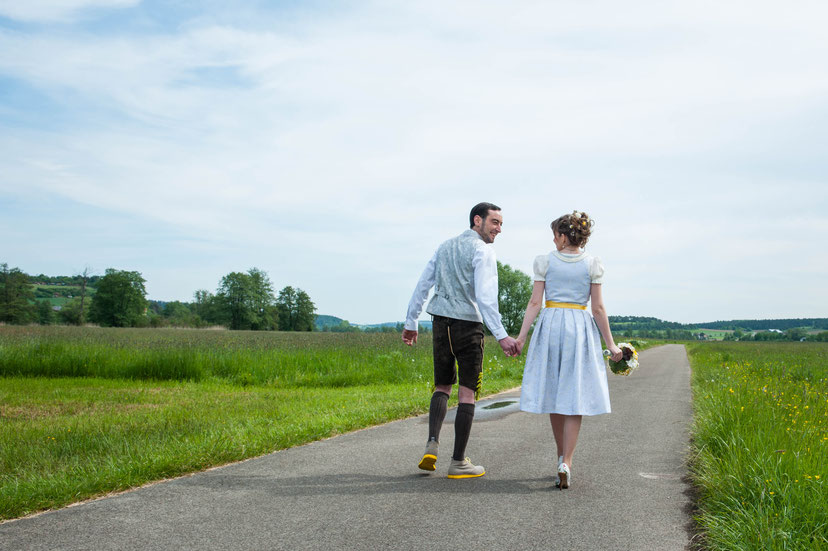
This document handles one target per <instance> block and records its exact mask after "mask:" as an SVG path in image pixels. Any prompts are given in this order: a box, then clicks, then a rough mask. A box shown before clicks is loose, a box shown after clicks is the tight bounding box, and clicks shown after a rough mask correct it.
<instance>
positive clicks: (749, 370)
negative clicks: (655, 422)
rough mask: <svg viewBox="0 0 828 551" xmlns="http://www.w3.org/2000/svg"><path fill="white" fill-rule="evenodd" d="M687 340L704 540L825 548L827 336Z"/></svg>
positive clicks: (738, 546)
mask: <svg viewBox="0 0 828 551" xmlns="http://www.w3.org/2000/svg"><path fill="white" fill-rule="evenodd" d="M687 349H688V353H689V357H690V362H691V365H692V368H693V370H692V385H693V403H694V410H695V413H694V420H693V449H694V453H693V457H692V460H691V471H692V476H693V479H694V482H695V484H696V486H697V488H698V490H699V499H698V508H699V512H698V515H697V522H698V525H699V527H700V529H701V532H702V543H703V548H705V549H711V550H725V549H727V550H745V551H747V550H755V549H763V550H765V549H767V550H788V549H809V550H811V549H828V486H826V478H827V477H828V365H827V362H828V344H825V343H799V342H794V343H789V342H776V343H767V342H765V343H762V342H745V343H741V342H729V343H728V342H725V343H694V344H689V345H688V346H687Z"/></svg>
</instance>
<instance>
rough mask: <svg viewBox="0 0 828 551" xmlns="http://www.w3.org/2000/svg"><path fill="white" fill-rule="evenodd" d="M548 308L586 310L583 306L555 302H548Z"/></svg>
mask: <svg viewBox="0 0 828 551" xmlns="http://www.w3.org/2000/svg"><path fill="white" fill-rule="evenodd" d="M546 307H547V308H572V309H574V310H586V306H584V305H583V304H572V303H571V302H555V301H554V300H547V301H546Z"/></svg>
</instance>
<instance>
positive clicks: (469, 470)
mask: <svg viewBox="0 0 828 551" xmlns="http://www.w3.org/2000/svg"><path fill="white" fill-rule="evenodd" d="M484 474H486V469H484V468H483V467H481V466H480V465H473V464H472V462H471V460H470V459H469V458H468V457H467V458H466V459H464V460H463V461H457V460H456V459H452V460H451V464H450V465H449V469H448V477H449V478H476V477H478V476H483V475H484Z"/></svg>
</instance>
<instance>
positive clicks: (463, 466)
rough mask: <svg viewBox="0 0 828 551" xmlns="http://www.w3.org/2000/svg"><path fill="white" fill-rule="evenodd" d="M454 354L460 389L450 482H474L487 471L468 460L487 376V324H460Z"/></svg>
mask: <svg viewBox="0 0 828 551" xmlns="http://www.w3.org/2000/svg"><path fill="white" fill-rule="evenodd" d="M451 336H452V343H453V345H454V353H455V354H456V356H457V367H458V374H459V381H460V387H459V390H458V401H459V402H460V403H459V405H458V406H457V415H456V417H455V419H454V453H453V454H452V457H451V465H450V466H449V474H448V476H449V478H474V477H478V476H483V475H484V474H486V469H484V468H483V467H481V466H475V465H473V464H472V463H471V461H469V460H467V459H466V445H467V444H468V442H469V435H470V434H471V428H472V423H473V421H474V400H475V397H476V395H477V393H478V392H479V391H480V384H481V374H482V372H483V324H482V323H476V322H467V321H463V322H456V323H454V324H452V328H451Z"/></svg>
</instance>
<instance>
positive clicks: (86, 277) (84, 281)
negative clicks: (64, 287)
mask: <svg viewBox="0 0 828 551" xmlns="http://www.w3.org/2000/svg"><path fill="white" fill-rule="evenodd" d="M77 277H78V278H80V283H81V286H80V288H81V292H80V308H79V309H78V312H79V313H80V321H79V322H78V325H83V322H84V319H85V318H86V309H85V308H84V303H85V302H86V285H87V284H88V283H89V266H86V267H85V268H84V269H83V273H82V274H81V275H79V276H77Z"/></svg>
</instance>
